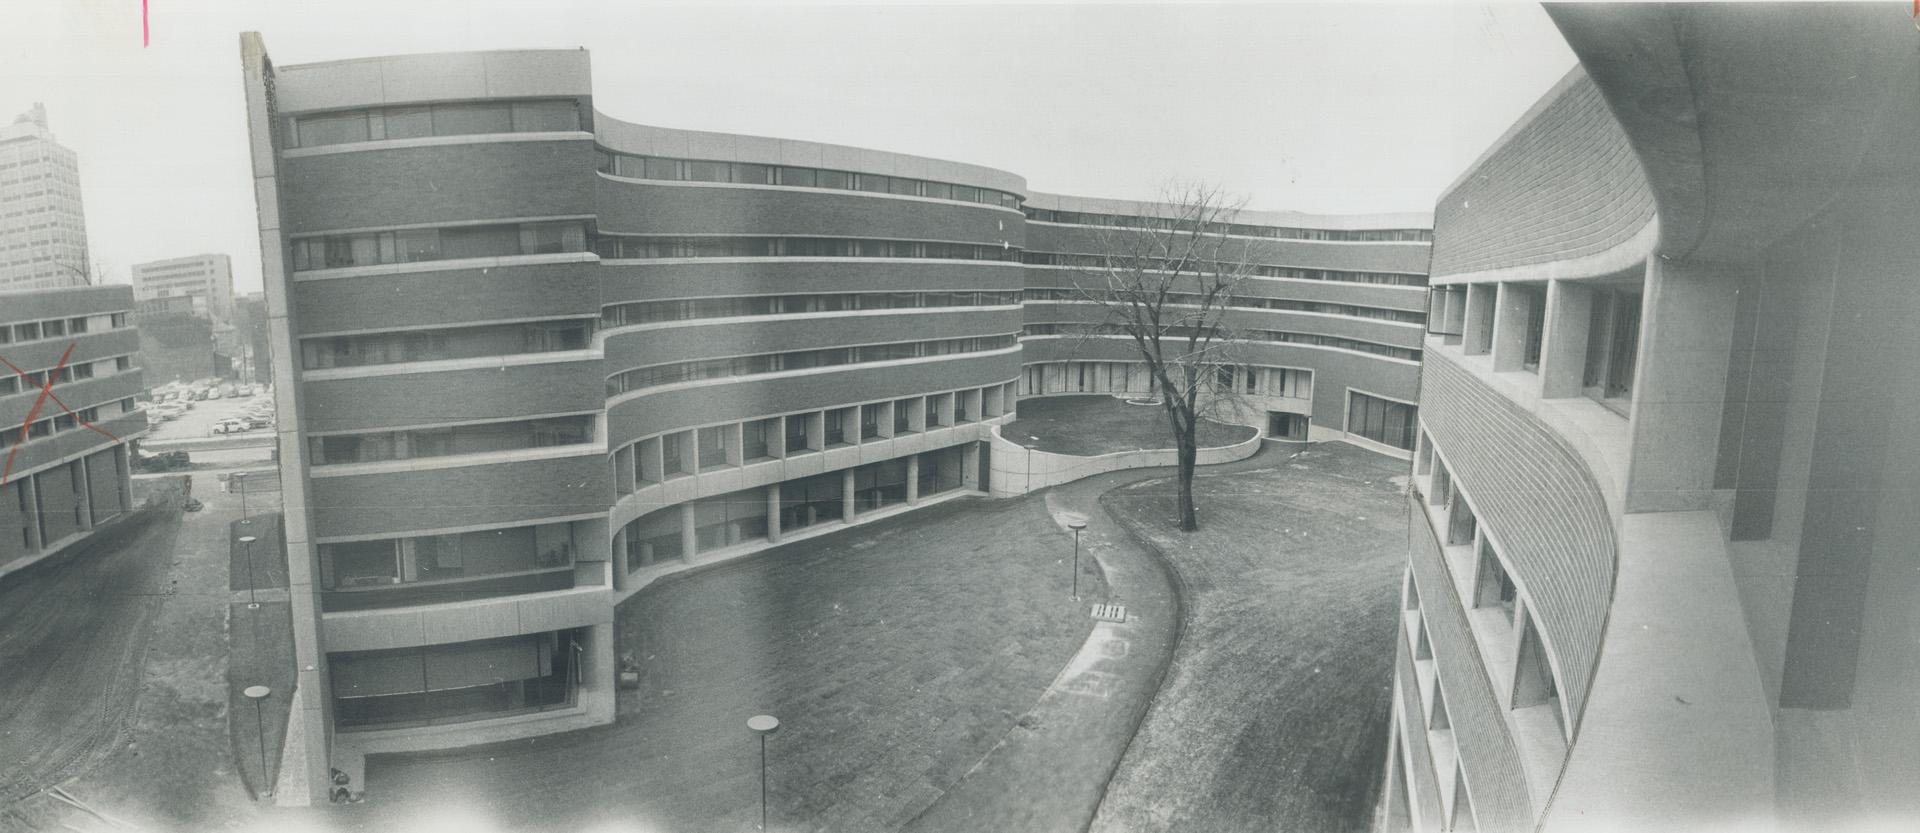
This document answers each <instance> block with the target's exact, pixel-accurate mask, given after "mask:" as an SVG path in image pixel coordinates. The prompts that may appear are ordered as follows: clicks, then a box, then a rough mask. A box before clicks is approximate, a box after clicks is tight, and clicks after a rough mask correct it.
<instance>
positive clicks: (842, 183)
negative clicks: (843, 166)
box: [815, 171, 853, 188]
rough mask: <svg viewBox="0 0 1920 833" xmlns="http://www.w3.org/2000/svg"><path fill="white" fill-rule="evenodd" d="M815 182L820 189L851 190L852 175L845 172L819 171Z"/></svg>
mask: <svg viewBox="0 0 1920 833" xmlns="http://www.w3.org/2000/svg"><path fill="white" fill-rule="evenodd" d="M817 177H818V178H817V179H816V180H815V182H816V184H817V185H818V187H821V188H852V187H853V174H850V173H847V172H845V171H820V172H818V174H817Z"/></svg>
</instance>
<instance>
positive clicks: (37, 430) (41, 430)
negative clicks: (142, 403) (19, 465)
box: [0, 399, 133, 448]
mask: <svg viewBox="0 0 1920 833" xmlns="http://www.w3.org/2000/svg"><path fill="white" fill-rule="evenodd" d="M132 402H133V400H131V399H125V400H121V402H120V408H121V409H122V411H121V412H122V413H125V412H126V411H128V410H132V408H131V403H132ZM99 421H100V408H99V407H97V406H96V407H92V408H81V409H80V410H78V411H75V412H73V413H71V414H66V413H63V414H59V415H57V416H52V417H48V418H46V419H42V420H36V421H34V422H32V423H29V424H28V425H27V426H26V428H25V430H24V433H25V434H26V437H25V438H24V439H23V438H22V437H21V436H20V435H21V434H22V433H23V431H22V429H21V428H18V427H13V426H9V427H7V429H6V430H4V431H0V448H9V447H12V446H16V445H23V444H25V443H30V442H33V441H34V440H37V439H40V438H41V437H51V436H53V435H54V434H58V433H62V432H66V431H72V430H73V429H75V428H81V427H84V426H86V425H93V424H96V423H98V422H99Z"/></svg>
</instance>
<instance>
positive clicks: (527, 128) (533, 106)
mask: <svg viewBox="0 0 1920 833" xmlns="http://www.w3.org/2000/svg"><path fill="white" fill-rule="evenodd" d="M513 129H514V131H515V132H519V133H544V132H551V131H562V130H579V129H580V111H579V108H577V107H575V106H574V103H573V102H571V101H523V102H518V103H515V104H514V105H513Z"/></svg>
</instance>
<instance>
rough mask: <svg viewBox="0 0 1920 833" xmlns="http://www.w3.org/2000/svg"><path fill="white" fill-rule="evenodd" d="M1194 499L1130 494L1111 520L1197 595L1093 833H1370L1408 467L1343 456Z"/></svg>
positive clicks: (1345, 449) (1217, 487)
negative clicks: (1178, 516)
mask: <svg viewBox="0 0 1920 833" xmlns="http://www.w3.org/2000/svg"><path fill="white" fill-rule="evenodd" d="M1268 459H1269V461H1268V462H1265V463H1264V464H1262V465H1259V466H1256V467H1253V468H1249V469H1244V470H1239V471H1233V472H1227V473H1221V474H1211V475H1210V474H1207V473H1205V472H1203V473H1202V474H1201V475H1200V476H1199V477H1198V478H1197V479H1196V480H1195V483H1194V487H1195V492H1196V498H1197V500H1198V501H1199V504H1200V510H1201V529H1200V531H1199V532H1196V533H1191V534H1182V533H1180V532H1178V531H1175V530H1174V529H1173V528H1172V527H1171V525H1170V524H1168V523H1167V521H1166V519H1167V518H1170V517H1172V516H1173V514H1174V510H1173V502H1174V494H1173V491H1172V481H1171V480H1169V479H1160V480H1152V481H1145V482H1142V483H1137V484H1133V485H1131V486H1128V487H1123V488H1120V489H1116V490H1114V491H1113V492H1110V493H1108V494H1107V495H1106V496H1105V497H1104V498H1103V499H1102V505H1103V506H1104V507H1105V508H1106V509H1107V511H1108V512H1110V513H1112V514H1113V515H1115V516H1117V517H1119V518H1120V519H1121V520H1122V522H1123V523H1125V524H1126V525H1127V526H1128V527H1129V529H1131V530H1132V531H1134V532H1135V533H1136V534H1137V535H1139V536H1141V538H1142V539H1143V540H1144V541H1145V542H1146V543H1147V544H1149V545H1150V546H1152V547H1154V548H1155V549H1157V550H1158V551H1159V552H1160V553H1161V554H1162V555H1163V556H1164V557H1165V558H1166V559H1167V561H1168V562H1169V563H1170V564H1171V566H1172V567H1173V569H1174V571H1175V573H1176V574H1177V575H1178V577H1179V580H1180V583H1181V585H1182V587H1181V590H1182V603H1183V605H1184V606H1185V609H1186V619H1185V622H1186V624H1185V631H1184V633H1183V634H1182V635H1181V638H1180V644H1179V646H1178V647H1177V648H1176V649H1175V652H1174V658H1173V664H1172V666H1171V668H1170V669H1169V671H1168V674H1167V679H1166V682H1165V684H1164V685H1163V687H1162V688H1161V690H1160V693H1159V695H1158V697H1157V698H1156V699H1155V702H1154V705H1153V706H1152V708H1151V709H1150V710H1149V711H1148V714H1147V717H1146V720H1145V721H1144V722H1143V723H1142V725H1141V728H1140V731H1139V733H1138V734H1137V735H1135V737H1134V741H1133V744H1132V745H1131V746H1130V747H1129V748H1128V750H1127V753H1126V755H1125V757H1124V758H1123V759H1122V761H1121V765H1120V768H1119V770H1118V771H1117V772H1116V773H1115V776H1114V779H1113V781H1112V782H1111V783H1110V784H1109V786H1108V791H1107V799H1106V801H1105V803H1103V804H1102V805H1101V807H1100V811H1099V813H1098V815H1097V816H1096V817H1095V819H1094V823H1093V825H1092V827H1091V828H1090V829H1091V830H1093V831H1096V832H1099V831H1161V830H1179V831H1242V830H1283V831H1315V833H1320V832H1321V831H1341V830H1352V831H1361V830H1366V829H1367V828H1368V826H1369V823H1370V821H1371V809H1372V806H1373V802H1374V797H1375V795H1376V794H1377V792H1378V790H1379V784H1378V782H1379V776H1380V774H1381V772H1382V771H1383V767H1384V756H1385V755H1386V740H1387V726H1388V714H1389V711H1388V709H1389V693H1390V689H1391V685H1392V677H1393V668H1392V663H1393V656H1394V653H1393V650H1392V646H1393V634H1394V626H1395V621H1396V620H1395V619H1394V606H1395V604H1396V582H1397V580H1398V578H1399V576H1400V573H1401V569H1402V565H1403V564H1404V563H1405V558H1406V555H1405V552H1406V550H1405V547H1406V521H1405V517H1406V516H1405V512H1404V510H1403V509H1402V503H1401V500H1402V498H1401V497H1400V495H1401V490H1402V488H1403V486H1404V483H1405V474H1406V470H1407V464H1406V463H1404V462H1401V461H1397V460H1390V459H1387V458H1383V457H1380V456H1378V455H1375V454H1372V453H1370V452H1366V451H1362V450H1359V449H1356V448H1354V447H1352V446H1348V445H1344V444H1341V443H1326V444H1320V445H1315V446H1312V447H1311V448H1310V449H1308V450H1305V451H1302V452H1299V453H1298V455H1297V456H1293V457H1291V458H1289V457H1283V456H1277V455H1276V456H1272V457H1270V458H1268Z"/></svg>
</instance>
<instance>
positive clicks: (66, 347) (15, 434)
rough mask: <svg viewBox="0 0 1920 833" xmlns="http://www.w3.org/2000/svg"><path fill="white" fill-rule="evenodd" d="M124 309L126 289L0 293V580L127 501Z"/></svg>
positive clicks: (130, 422)
mask: <svg viewBox="0 0 1920 833" xmlns="http://www.w3.org/2000/svg"><path fill="white" fill-rule="evenodd" d="M132 307H133V292H132V290H131V289H129V288H128V287H125V286H98V287H71V288H65V289H36V290H18V291H4V292H0V461H4V462H0V466H3V467H4V471H3V472H0V579H4V577H5V576H6V575H7V574H9V573H13V572H15V571H18V570H21V569H24V568H26V567H28V566H30V565H32V564H35V563H38V562H39V561H41V560H42V559H45V558H47V557H48V556H52V555H54V554H56V553H59V552H60V551H61V550H63V549H66V548H67V547H69V546H72V545H73V544H74V543H76V542H78V541H81V540H83V539H85V538H86V537H87V535H88V534H89V533H90V532H92V531H93V530H95V529H97V528H99V527H100V526H102V525H103V524H106V523H107V522H108V521H110V520H112V519H113V518H114V517H116V516H119V515H120V514H122V513H124V512H127V511H129V510H130V509H131V508H132V497H131V490H130V488H129V482H128V477H129V475H130V470H129V468H128V465H129V462H130V460H129V458H128V448H129V443H131V442H133V441H134V440H137V439H139V438H140V437H141V436H142V435H144V434H145V433H146V428H147V422H146V413H145V411H143V410H142V409H141V408H140V407H139V406H138V405H137V404H135V402H134V397H135V395H136V394H138V393H140V391H141V390H142V388H143V384H142V382H141V378H140V366H139V361H138V350H139V344H140V342H139V339H138V337H137V336H136V335H135V334H134V330H133V326H132V322H131V321H130V320H129V318H128V313H129V311H130V310H131V309H132ZM49 379H51V380H52V382H53V385H52V388H51V389H46V388H45V385H46V383H47V382H48V380H49ZM43 393H44V394H45V395H43Z"/></svg>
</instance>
